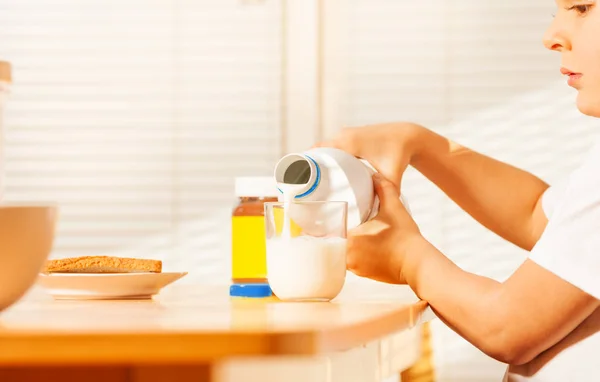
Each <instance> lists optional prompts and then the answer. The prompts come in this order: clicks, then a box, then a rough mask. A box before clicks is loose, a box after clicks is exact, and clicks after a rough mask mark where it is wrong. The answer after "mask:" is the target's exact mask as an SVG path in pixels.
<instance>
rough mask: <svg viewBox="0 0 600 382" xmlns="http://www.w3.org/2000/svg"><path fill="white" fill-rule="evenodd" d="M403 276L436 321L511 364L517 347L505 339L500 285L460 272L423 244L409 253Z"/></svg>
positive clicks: (506, 325) (505, 312) (507, 322)
mask: <svg viewBox="0 0 600 382" xmlns="http://www.w3.org/2000/svg"><path fill="white" fill-rule="evenodd" d="M412 251H414V253H418V255H414V256H409V257H407V261H406V263H405V264H404V269H403V275H404V277H405V278H406V281H407V282H408V284H409V285H410V286H411V288H412V289H413V290H414V291H415V293H416V294H417V295H418V296H419V297H420V298H421V299H423V300H425V301H427V302H429V304H430V305H431V307H432V309H433V310H434V311H435V312H436V314H437V315H438V317H439V318H440V319H441V320H442V321H444V322H445V323H446V324H447V325H448V326H449V327H450V328H452V329H453V330H454V331H456V332H457V333H458V334H460V335H461V336H462V337H463V338H465V339H466V340H467V341H469V342H471V343H472V344H473V345H475V346H476V347H477V348H479V349H480V350H482V351H483V352H484V353H486V354H488V355H489V356H491V357H493V358H495V359H497V360H499V361H502V362H506V363H512V362H513V361H514V360H515V358H514V357H516V356H520V354H518V353H517V351H518V346H519V345H520V344H518V343H511V341H513V339H511V338H508V334H507V333H511V330H510V328H509V326H510V324H511V321H510V320H511V319H512V317H509V315H510V312H508V310H507V307H506V306H503V302H502V299H501V297H500V295H501V288H502V284H500V283H498V282H496V281H494V280H492V279H489V278H486V277H482V276H477V275H474V274H471V273H468V272H465V271H463V270H462V269H460V268H459V267H458V266H456V265H455V264H454V263H452V262H451V261H450V260H449V259H447V258H446V257H445V256H444V255H443V254H442V253H441V252H439V251H438V250H437V249H436V248H435V247H433V246H432V245H431V244H429V243H428V242H426V241H425V240H422V241H420V242H419V243H417V244H415V247H414V248H413V249H412Z"/></svg>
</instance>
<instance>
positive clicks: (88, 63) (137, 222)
mask: <svg viewBox="0 0 600 382" xmlns="http://www.w3.org/2000/svg"><path fill="white" fill-rule="evenodd" d="M280 29H281V5H280V2H278V1H269V2H250V1H238V0H174V1H159V0H151V1H147V0H143V1H142V0H126V1H121V0H89V1H85V2H81V1H76V0H59V1H54V2H50V3H49V2H46V1H42V0H24V1H18V2H17V1H12V0H0V57H2V59H4V60H7V61H10V62H11V63H12V64H13V68H14V86H13V91H12V95H11V97H10V99H9V102H8V104H7V112H6V114H7V115H6V145H5V147H4V149H5V157H6V182H7V189H6V198H7V200H19V201H39V200H44V201H56V202H58V203H59V204H60V206H61V221H60V225H59V229H58V235H57V241H56V246H55V251H54V253H53V255H52V256H54V257H62V256H80V255H97V254H113V253H126V254H130V255H134V256H144V257H158V258H163V259H165V260H168V261H166V262H165V268H166V269H172V268H173V269H179V270H190V269H196V270H197V269H199V270H200V274H197V275H198V277H201V273H202V272H201V271H202V270H205V273H209V272H210V271H214V269H215V268H214V267H216V265H215V264H217V263H218V264H220V262H221V261H227V260H228V259H227V257H228V253H229V252H227V251H223V249H224V248H228V247H227V245H228V242H229V241H228V237H227V233H228V227H229V222H228V216H229V208H230V206H231V205H232V202H233V178H234V176H253V175H268V174H270V172H271V169H272V166H273V165H274V163H275V161H276V160H277V159H278V158H279V156H280V155H281V152H280V141H281V138H280V109H281V83H280V82H281V81H280V79H281V55H282V52H281V30H280ZM223 246H224V247H223ZM211 261H212V263H211ZM211 267H212V268H211ZM219 269H220V270H221V271H223V272H224V273H227V272H228V270H227V267H219ZM224 277H227V275H225V276H224Z"/></svg>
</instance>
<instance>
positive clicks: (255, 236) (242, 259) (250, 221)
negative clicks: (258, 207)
mask: <svg viewBox="0 0 600 382" xmlns="http://www.w3.org/2000/svg"><path fill="white" fill-rule="evenodd" d="M231 277H232V278H234V279H264V278H266V277H267V248H266V238H265V218H264V217H262V216H234V217H233V218H232V255H231Z"/></svg>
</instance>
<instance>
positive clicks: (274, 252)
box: [265, 201, 348, 301]
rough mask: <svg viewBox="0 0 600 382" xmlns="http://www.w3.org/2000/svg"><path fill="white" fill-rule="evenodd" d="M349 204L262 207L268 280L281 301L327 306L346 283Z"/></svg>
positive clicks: (296, 203)
mask: <svg viewBox="0 0 600 382" xmlns="http://www.w3.org/2000/svg"><path fill="white" fill-rule="evenodd" d="M347 216H348V203H346V202H332V201H323V202H292V203H265V224H266V240H267V277H268V279H269V285H270V286H271V289H272V290H273V293H275V295H276V296H277V297H278V298H279V299H281V300H295V301H329V300H331V299H333V298H335V297H336V296H337V295H338V294H339V293H340V291H341V290H342V287H343V286H344V282H345V279H346V232H347Z"/></svg>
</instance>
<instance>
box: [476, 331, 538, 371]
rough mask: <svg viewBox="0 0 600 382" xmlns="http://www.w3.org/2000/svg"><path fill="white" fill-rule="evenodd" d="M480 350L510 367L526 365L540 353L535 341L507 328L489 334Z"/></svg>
mask: <svg viewBox="0 0 600 382" xmlns="http://www.w3.org/2000/svg"><path fill="white" fill-rule="evenodd" d="M480 350H482V351H483V352H484V353H485V354H487V355H488V356H490V357H492V358H494V359H495V360H497V361H500V362H503V363H507V364H509V365H523V364H526V363H528V362H530V361H532V360H533V359H534V358H535V357H537V356H538V355H539V353H540V351H539V350H538V349H537V346H535V341H532V340H531V338H527V336H524V335H523V333H518V332H517V333H516V332H514V331H512V330H510V328H507V327H503V328H500V329H499V330H497V331H495V333H488V335H487V336H486V339H484V340H483V341H482V344H481V346H480Z"/></svg>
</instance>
